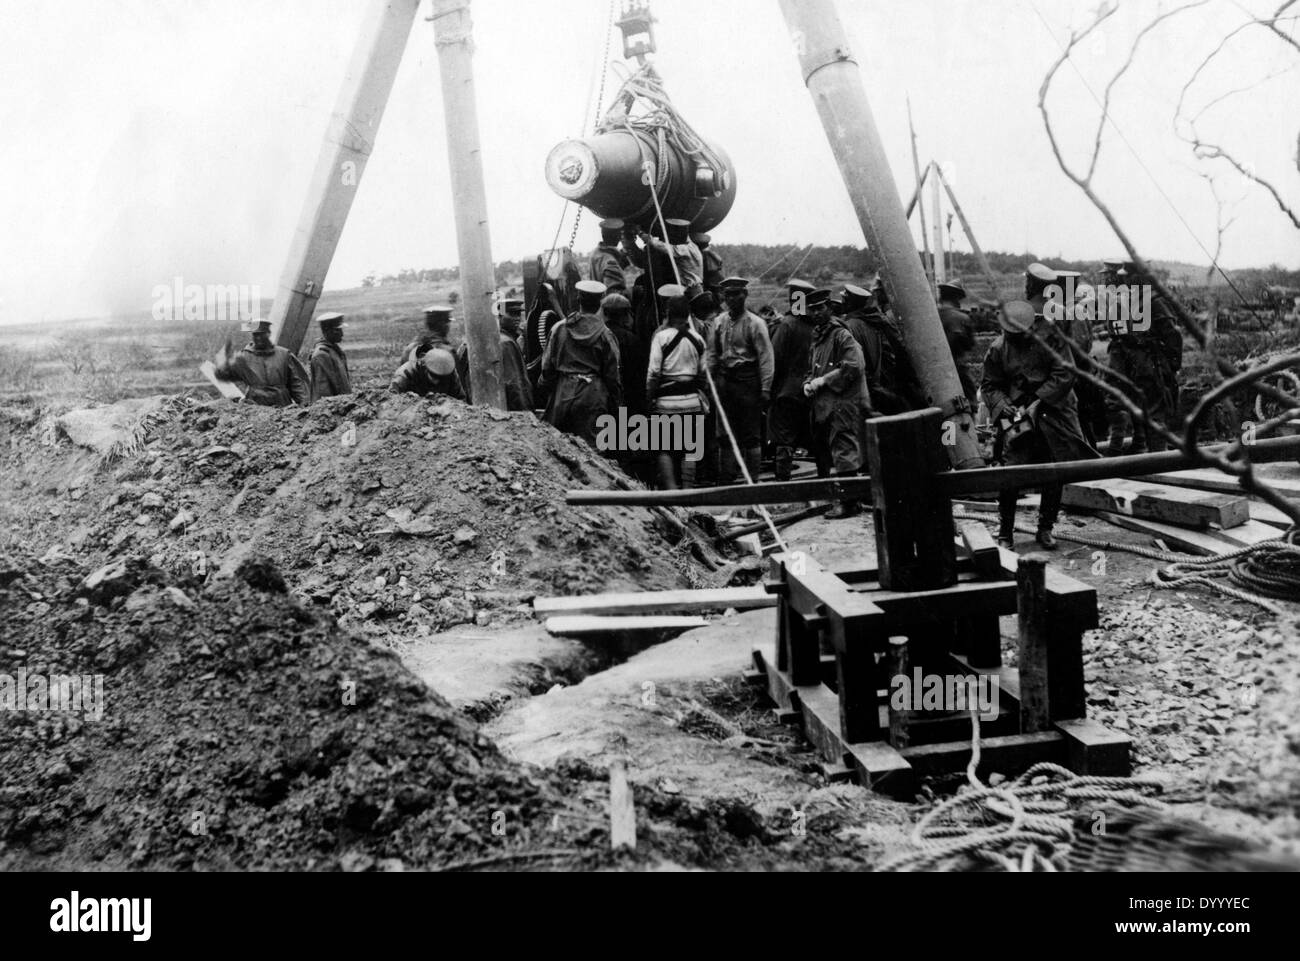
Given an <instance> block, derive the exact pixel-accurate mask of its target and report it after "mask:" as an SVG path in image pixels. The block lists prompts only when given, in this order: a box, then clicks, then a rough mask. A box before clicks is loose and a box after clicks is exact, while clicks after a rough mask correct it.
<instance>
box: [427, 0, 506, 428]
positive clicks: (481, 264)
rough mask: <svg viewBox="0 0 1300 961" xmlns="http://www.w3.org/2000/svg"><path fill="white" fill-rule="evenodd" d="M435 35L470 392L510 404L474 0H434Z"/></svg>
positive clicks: (480, 401) (490, 403) (491, 403)
mask: <svg viewBox="0 0 1300 961" xmlns="http://www.w3.org/2000/svg"><path fill="white" fill-rule="evenodd" d="M433 33H434V37H435V40H434V44H435V45H436V46H437V48H438V63H439V66H440V68H441V71H442V102H443V113H444V115H445V117H446V123H447V154H448V156H449V158H450V159H451V189H452V198H453V202H454V208H455V212H456V247H457V250H458V251H459V253H460V286H461V300H463V301H464V303H465V343H466V345H467V346H468V348H469V380H470V390H471V393H472V394H473V396H474V403H475V404H477V405H479V406H486V407H495V408H497V409H498V410H505V409H506V393H505V386H504V384H503V382H502V378H501V337H500V332H499V329H498V327H497V321H496V317H494V316H493V314H492V299H493V296H494V295H495V294H496V286H497V282H496V265H495V264H494V263H493V262H492V238H491V235H490V234H489V232H488V215H487V188H486V187H485V185H484V182H483V158H482V147H481V145H480V143H479V132H478V100H477V98H476V97H475V95H474V54H473V46H472V41H471V39H470V37H471V33H472V23H471V20H470V13H469V0H433Z"/></svg>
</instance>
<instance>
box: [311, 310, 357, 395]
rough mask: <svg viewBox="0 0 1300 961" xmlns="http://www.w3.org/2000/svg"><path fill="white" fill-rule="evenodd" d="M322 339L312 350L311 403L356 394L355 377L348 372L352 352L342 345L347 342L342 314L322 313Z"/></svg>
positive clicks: (319, 320) (318, 319)
mask: <svg viewBox="0 0 1300 961" xmlns="http://www.w3.org/2000/svg"><path fill="white" fill-rule="evenodd" d="M316 323H317V324H319V325H320V340H318V341H316V345H315V346H314V347H313V348H312V349H311V402H312V403H313V404H314V403H316V401H318V400H320V399H321V398H322V397H337V396H339V395H340V394H350V393H352V376H351V374H350V373H349V372H348V355H347V354H345V353H344V352H343V348H342V347H340V346H339V344H341V343H342V342H343V328H344V327H346V326H347V325H346V324H344V323H343V315H342V314H321V315H320V316H319V317H317V318H316Z"/></svg>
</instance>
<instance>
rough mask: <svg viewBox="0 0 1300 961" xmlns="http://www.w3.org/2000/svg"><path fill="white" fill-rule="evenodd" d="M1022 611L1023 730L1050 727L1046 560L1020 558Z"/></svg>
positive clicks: (1019, 600)
mask: <svg viewBox="0 0 1300 961" xmlns="http://www.w3.org/2000/svg"><path fill="white" fill-rule="evenodd" d="M1016 586H1017V597H1016V602H1017V607H1018V609H1019V614H1020V733H1021V734H1038V733H1040V732H1043V731H1048V730H1051V706H1050V704H1049V701H1048V644H1049V638H1048V627H1049V625H1050V623H1051V621H1050V619H1049V618H1048V613H1047V560H1046V558H1044V557H1042V556H1038V555H1032V554H1031V555H1029V556H1027V557H1022V558H1020V561H1019V563H1018V564H1017V566H1016Z"/></svg>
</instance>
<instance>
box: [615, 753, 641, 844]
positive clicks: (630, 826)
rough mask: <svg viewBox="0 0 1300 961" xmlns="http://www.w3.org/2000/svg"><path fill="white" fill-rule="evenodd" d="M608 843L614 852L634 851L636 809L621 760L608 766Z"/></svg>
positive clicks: (625, 769)
mask: <svg viewBox="0 0 1300 961" xmlns="http://www.w3.org/2000/svg"><path fill="white" fill-rule="evenodd" d="M609 843H610V847H612V848H613V849H614V850H615V851H634V850H636V807H635V805H634V804H633V802H632V789H631V788H630V787H629V786H628V783H627V764H626V763H625V762H624V761H622V760H616V761H614V762H613V763H612V764H611V765H610V766H609Z"/></svg>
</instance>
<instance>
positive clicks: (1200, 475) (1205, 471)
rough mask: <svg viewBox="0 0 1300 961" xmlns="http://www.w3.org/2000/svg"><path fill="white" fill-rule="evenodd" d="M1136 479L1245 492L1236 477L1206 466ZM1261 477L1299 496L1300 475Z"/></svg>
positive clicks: (1286, 492)
mask: <svg viewBox="0 0 1300 961" xmlns="http://www.w3.org/2000/svg"><path fill="white" fill-rule="evenodd" d="M1273 439H1275V440H1276V439H1285V438H1273ZM1261 443H1263V442H1261ZM1256 446H1258V445H1256ZM1250 453H1251V460H1252V461H1254V462H1255V463H1260V464H1262V463H1265V462H1264V461H1261V460H1259V459H1258V458H1256V457H1255V447H1251V449H1250ZM1138 479H1139V480H1147V481H1154V482H1155V483H1158V484H1169V485H1171V486H1173V487H1194V488H1196V489H1197V490H1203V491H1218V492H1221V493H1227V494H1242V493H1245V492H1244V491H1243V490H1242V489H1241V484H1239V483H1238V482H1237V478H1235V477H1229V476H1228V475H1227V474H1225V473H1223V472H1222V471H1217V470H1214V469H1212V468H1207V467H1198V468H1195V469H1193V470H1180V471H1173V472H1167V473H1157V472H1154V471H1153V472H1151V473H1150V474H1149V475H1144V476H1142V477H1139V478H1138ZM1262 479H1263V480H1266V481H1268V483H1269V486H1270V487H1272V488H1273V489H1274V490H1277V491H1280V492H1281V493H1283V494H1286V495H1287V496H1288V497H1300V477H1276V476H1274V477H1267V476H1265V477H1263V478H1262Z"/></svg>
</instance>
